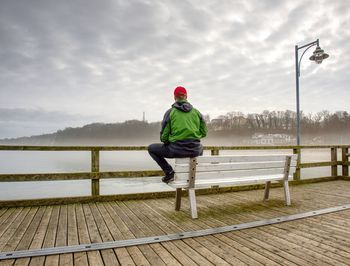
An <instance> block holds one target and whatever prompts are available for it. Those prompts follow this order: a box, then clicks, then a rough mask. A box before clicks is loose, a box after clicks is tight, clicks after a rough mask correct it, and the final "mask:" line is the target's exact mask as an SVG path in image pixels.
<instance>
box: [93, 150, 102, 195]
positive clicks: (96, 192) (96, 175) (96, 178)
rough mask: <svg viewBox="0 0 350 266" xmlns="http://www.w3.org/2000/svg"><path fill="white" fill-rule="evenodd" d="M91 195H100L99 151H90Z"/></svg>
mask: <svg viewBox="0 0 350 266" xmlns="http://www.w3.org/2000/svg"><path fill="white" fill-rule="evenodd" d="M91 172H92V177H91V195H92V196H98V195H100V174H99V172H100V151H99V150H97V149H92V150H91Z"/></svg>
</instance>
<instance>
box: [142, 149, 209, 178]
mask: <svg viewBox="0 0 350 266" xmlns="http://www.w3.org/2000/svg"><path fill="white" fill-rule="evenodd" d="M171 145H172V144H163V143H154V144H151V145H149V146H148V153H149V155H151V157H152V158H153V160H155V161H156V163H157V164H158V165H159V166H160V168H162V170H163V171H164V174H165V175H168V174H170V173H171V172H172V171H173V168H172V167H171V165H170V164H169V163H168V162H167V161H166V160H165V158H184V157H196V156H199V155H202V154H203V150H202V147H201V146H200V148H199V149H198V148H196V149H193V151H190V150H189V149H187V150H186V149H185V147H183V148H184V149H179V148H178V147H177V146H176V148H175V147H171ZM191 148H192V147H191Z"/></svg>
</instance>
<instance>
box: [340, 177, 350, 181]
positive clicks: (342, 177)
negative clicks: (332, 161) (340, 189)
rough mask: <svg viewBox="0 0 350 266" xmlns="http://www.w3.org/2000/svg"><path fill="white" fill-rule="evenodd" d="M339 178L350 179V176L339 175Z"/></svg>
mask: <svg viewBox="0 0 350 266" xmlns="http://www.w3.org/2000/svg"><path fill="white" fill-rule="evenodd" d="M339 179H341V180H348V181H350V176H339Z"/></svg>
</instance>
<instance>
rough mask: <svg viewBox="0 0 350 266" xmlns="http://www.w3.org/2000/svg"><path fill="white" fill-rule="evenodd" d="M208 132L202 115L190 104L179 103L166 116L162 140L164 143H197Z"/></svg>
mask: <svg viewBox="0 0 350 266" xmlns="http://www.w3.org/2000/svg"><path fill="white" fill-rule="evenodd" d="M207 131H208V130H207V126H206V124H205V121H204V119H203V116H202V114H201V113H200V112H199V111H198V110H197V109H195V108H193V106H192V105H191V104H190V103H189V102H187V101H177V102H175V103H174V104H173V105H172V108H170V109H169V110H168V111H167V112H166V113H165V115H164V118H163V121H162V130H161V132H160V140H161V141H162V142H164V143H175V142H179V141H182V142H183V141H185V142H188V143H191V142H196V143H197V142H198V141H199V140H200V139H201V138H204V137H205V136H206V135H207Z"/></svg>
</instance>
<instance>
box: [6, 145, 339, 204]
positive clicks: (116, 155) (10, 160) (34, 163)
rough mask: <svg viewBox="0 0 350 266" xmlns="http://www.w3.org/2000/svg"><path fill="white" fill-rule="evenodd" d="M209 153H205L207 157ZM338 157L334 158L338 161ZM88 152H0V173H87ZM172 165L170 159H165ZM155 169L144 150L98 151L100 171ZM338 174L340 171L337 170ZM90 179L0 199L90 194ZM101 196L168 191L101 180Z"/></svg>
mask: <svg viewBox="0 0 350 266" xmlns="http://www.w3.org/2000/svg"><path fill="white" fill-rule="evenodd" d="M253 153H255V154H267V153H269V154H287V153H291V151H290V150H271V151H269V150H267V151H266V150H265V151H263V150H261V151H259V150H257V151H220V154H222V155H225V154H242V155H243V154H253ZM208 154H209V151H206V152H205V155H208ZM339 156H340V154H339V155H338V158H341V157H339ZM90 160H91V159H90V152H85V151H73V152H67V151H51V152H50V151H1V152H0V173H1V174H12V173H13V174H15V173H17V174H20V173H56V172H57V173H60V172H61V173H62V172H89V171H90V167H91V166H90ZM329 160H330V150H329V149H324V150H323V149H322V150H305V151H303V153H302V162H316V161H329ZM169 161H170V163H171V164H174V160H169ZM127 170H159V168H158V166H157V165H156V164H155V162H154V161H153V160H152V159H151V158H150V157H149V155H148V153H147V152H145V151H111V152H110V151H106V152H100V171H127ZM338 171H340V170H338ZM329 175H330V167H318V168H311V169H302V171H301V177H302V178H313V177H320V176H329ZM90 184H91V183H90V180H73V181H66V180H64V181H40V182H39V181H38V182H0V200H5V199H29V198H47V197H64V196H87V195H90V190H91V188H90ZM100 190H101V194H103V195H108V194H128V193H142V192H157V191H171V190H172V188H170V187H169V186H167V185H165V184H163V183H162V182H161V181H160V177H144V178H121V179H102V180H101V181H100Z"/></svg>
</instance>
